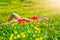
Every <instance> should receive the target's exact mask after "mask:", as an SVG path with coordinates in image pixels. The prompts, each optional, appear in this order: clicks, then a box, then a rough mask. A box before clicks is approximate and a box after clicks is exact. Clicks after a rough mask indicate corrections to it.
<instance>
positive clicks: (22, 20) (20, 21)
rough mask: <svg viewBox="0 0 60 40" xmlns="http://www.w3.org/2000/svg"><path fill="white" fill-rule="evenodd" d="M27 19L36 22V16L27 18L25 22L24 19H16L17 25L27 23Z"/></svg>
mask: <svg viewBox="0 0 60 40" xmlns="http://www.w3.org/2000/svg"><path fill="white" fill-rule="evenodd" d="M29 19H31V20H38V16H32V17H30V18H28V19H27V20H26V19H22V18H18V23H19V24H21V23H24V22H28V21H29Z"/></svg>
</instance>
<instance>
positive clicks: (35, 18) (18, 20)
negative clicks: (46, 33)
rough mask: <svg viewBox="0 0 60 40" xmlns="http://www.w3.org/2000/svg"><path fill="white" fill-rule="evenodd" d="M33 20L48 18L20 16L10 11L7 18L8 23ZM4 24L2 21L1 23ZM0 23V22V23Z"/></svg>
mask: <svg viewBox="0 0 60 40" xmlns="http://www.w3.org/2000/svg"><path fill="white" fill-rule="evenodd" d="M13 18H15V19H16V20H13ZM34 20H46V21H48V20H49V19H48V18H46V17H45V18H43V17H41V16H32V17H30V18H21V17H20V16H19V15H17V14H16V13H12V14H11V15H10V17H9V19H8V21H7V22H8V23H15V22H18V23H19V24H21V23H24V22H30V21H34ZM3 24H4V23H3ZM0 25H2V24H0Z"/></svg>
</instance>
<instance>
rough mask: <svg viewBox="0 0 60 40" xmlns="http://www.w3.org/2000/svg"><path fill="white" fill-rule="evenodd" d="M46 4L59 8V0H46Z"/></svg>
mask: <svg viewBox="0 0 60 40" xmlns="http://www.w3.org/2000/svg"><path fill="white" fill-rule="evenodd" d="M47 2H48V5H50V6H52V7H56V8H60V0H47Z"/></svg>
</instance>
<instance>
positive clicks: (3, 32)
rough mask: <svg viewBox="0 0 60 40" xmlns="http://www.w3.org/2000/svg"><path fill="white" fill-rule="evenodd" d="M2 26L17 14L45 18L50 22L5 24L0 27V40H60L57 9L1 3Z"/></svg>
mask: <svg viewBox="0 0 60 40" xmlns="http://www.w3.org/2000/svg"><path fill="white" fill-rule="evenodd" d="M0 4H1V5H0V24H1V23H4V22H5V21H7V19H8V18H9V16H10V14H11V13H13V12H15V13H17V14H18V15H20V16H21V17H26V18H28V17H31V16H34V15H36V16H43V17H48V18H49V19H50V21H41V20H37V21H31V22H27V23H22V24H18V23H14V24H7V23H6V24H5V25H3V26H1V27H0V40H60V14H59V13H60V12H59V10H56V9H52V8H50V9H47V8H45V7H44V6H43V7H36V6H34V3H28V1H27V3H24V2H23V3H21V2H17V1H16V2H15V1H13V2H12V3H6V2H4V4H3V2H1V3H0Z"/></svg>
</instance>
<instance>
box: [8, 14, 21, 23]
mask: <svg viewBox="0 0 60 40" xmlns="http://www.w3.org/2000/svg"><path fill="white" fill-rule="evenodd" d="M13 18H15V19H16V20H17V19H18V18H21V17H20V16H19V15H17V14H15V13H12V14H11V15H10V17H9V18H8V22H10V21H12V19H13Z"/></svg>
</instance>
